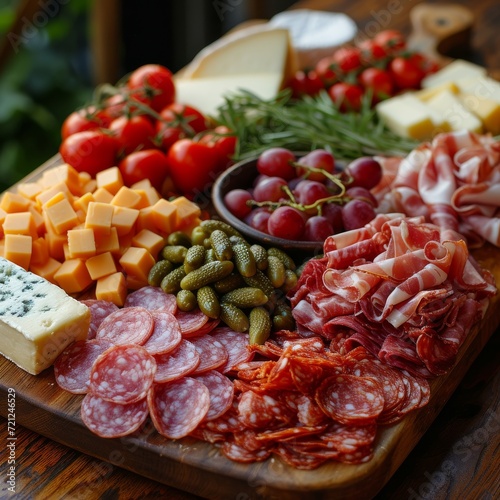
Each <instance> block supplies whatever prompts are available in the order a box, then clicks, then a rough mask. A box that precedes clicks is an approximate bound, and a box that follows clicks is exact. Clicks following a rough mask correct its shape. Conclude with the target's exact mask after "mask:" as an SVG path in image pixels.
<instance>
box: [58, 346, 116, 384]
mask: <svg viewBox="0 0 500 500" xmlns="http://www.w3.org/2000/svg"><path fill="white" fill-rule="evenodd" d="M108 347H111V343H109V342H108V341H106V340H98V339H93V340H79V341H77V342H73V343H72V344H71V345H69V346H68V347H67V348H66V349H65V350H64V351H63V352H62V353H61V354H60V355H59V356H58V358H57V359H56V361H55V363H54V376H55V379H56V382H57V385H58V386H59V387H60V388H61V389H64V390H66V391H68V392H71V393H73V394H85V393H86V392H88V388H89V383H90V372H91V370H92V366H93V365H94V362H95V360H96V359H97V358H98V357H99V356H100V355H101V354H102V353H103V352H104V351H105V350H106V349H107V348H108Z"/></svg>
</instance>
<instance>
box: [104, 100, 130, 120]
mask: <svg viewBox="0 0 500 500" xmlns="http://www.w3.org/2000/svg"><path fill="white" fill-rule="evenodd" d="M127 107H129V106H128V105H127V96H126V94H125V93H118V94H115V95H112V96H111V97H108V98H107V99H106V100H105V101H104V109H103V112H104V114H105V115H106V116H107V117H108V119H109V121H110V122H111V121H113V120H114V119H115V118H118V117H119V116H122V115H124V114H126V113H127V112H129V113H130V112H131V111H132V110H131V109H127Z"/></svg>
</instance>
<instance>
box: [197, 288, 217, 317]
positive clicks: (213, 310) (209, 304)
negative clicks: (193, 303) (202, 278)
mask: <svg viewBox="0 0 500 500" xmlns="http://www.w3.org/2000/svg"><path fill="white" fill-rule="evenodd" d="M196 298H197V299H198V306H199V308H200V309H201V311H202V312H203V313H205V314H206V315H207V316H208V317H209V318H213V319H217V318H218V317H219V316H220V303H219V297H218V296H217V293H215V290H214V289H213V288H212V287H211V286H208V285H207V286H202V287H201V288H200V289H198V291H197V292H196Z"/></svg>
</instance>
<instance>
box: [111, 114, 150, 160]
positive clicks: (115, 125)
mask: <svg viewBox="0 0 500 500" xmlns="http://www.w3.org/2000/svg"><path fill="white" fill-rule="evenodd" d="M109 129H110V130H111V131H113V132H114V137H116V139H117V140H118V142H119V143H120V146H121V149H122V152H123V153H124V154H126V155H128V154H130V153H132V152H134V151H137V150H139V149H151V148H153V147H154V144H153V137H154V136H155V128H154V126H153V124H152V123H151V121H150V120H149V119H148V118H146V117H145V116H143V115H136V116H131V117H128V116H120V117H119V118H115V119H114V120H113V121H112V122H111V124H110V126H109Z"/></svg>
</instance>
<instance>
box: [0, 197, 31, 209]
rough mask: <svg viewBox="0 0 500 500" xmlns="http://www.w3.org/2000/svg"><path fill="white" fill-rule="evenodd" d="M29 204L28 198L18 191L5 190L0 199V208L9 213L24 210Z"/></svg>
mask: <svg viewBox="0 0 500 500" xmlns="http://www.w3.org/2000/svg"><path fill="white" fill-rule="evenodd" d="M29 206H30V200H29V199H28V198H25V197H24V196H21V195H20V194H18V193H11V192H10V191H7V192H5V193H4V194H3V196H2V199H1V200H0V208H1V209H2V210H4V211H5V212H7V213H9V214H11V213H14V212H25V211H26V210H28V207H29Z"/></svg>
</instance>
